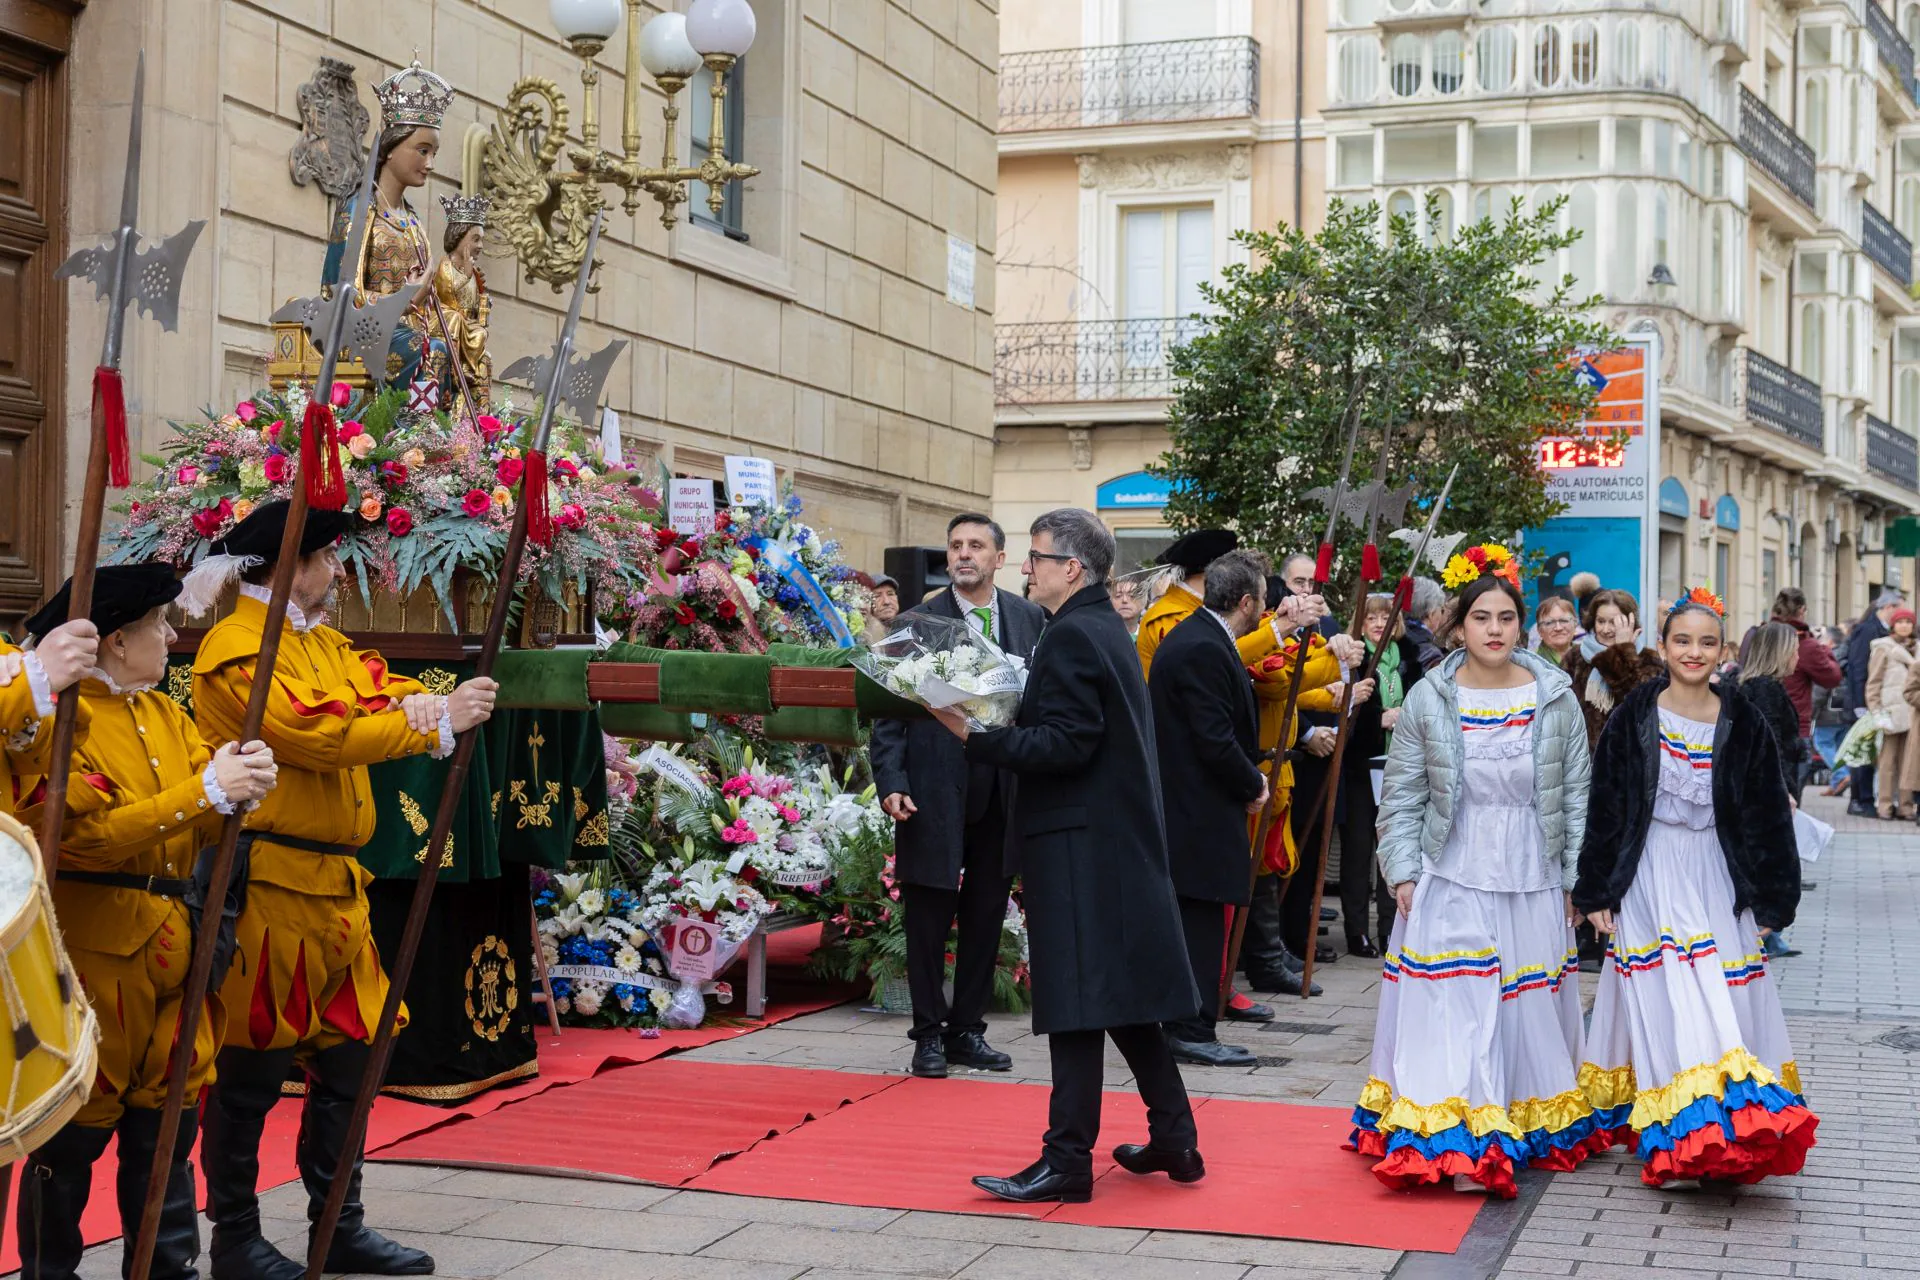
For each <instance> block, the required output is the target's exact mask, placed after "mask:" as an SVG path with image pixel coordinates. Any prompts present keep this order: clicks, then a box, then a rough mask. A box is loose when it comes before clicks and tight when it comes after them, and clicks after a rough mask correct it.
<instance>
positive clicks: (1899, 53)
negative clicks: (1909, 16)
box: [1860, 0, 1913, 94]
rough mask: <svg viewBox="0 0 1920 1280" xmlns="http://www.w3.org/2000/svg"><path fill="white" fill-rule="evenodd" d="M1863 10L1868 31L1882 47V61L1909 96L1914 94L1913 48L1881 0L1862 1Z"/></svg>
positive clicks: (1875, 42)
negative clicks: (1882, 5)
mask: <svg viewBox="0 0 1920 1280" xmlns="http://www.w3.org/2000/svg"><path fill="white" fill-rule="evenodd" d="M1860 7H1861V8H1863V9H1865V10H1866V11H1867V30H1868V31H1871V32H1872V33H1873V42H1874V44H1876V45H1878V46H1879V47H1880V61H1881V63H1882V64H1883V65H1884V66H1885V67H1886V68H1887V70H1889V71H1891V72H1892V73H1893V78H1894V79H1895V80H1897V81H1898V82H1899V83H1900V84H1901V85H1902V86H1904V87H1905V88H1906V90H1907V92H1908V93H1909V94H1911V93H1912V92H1913V46H1912V45H1910V44H1908V43H1907V38H1906V37H1905V36H1903V35H1901V34H1900V30H1899V28H1898V27H1895V26H1894V25H1893V19H1892V18H1890V17H1888V16H1887V11H1886V10H1885V9H1882V8H1881V7H1880V4H1879V0H1861V6H1860Z"/></svg>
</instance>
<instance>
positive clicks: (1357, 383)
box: [1216, 373, 1366, 1012]
mask: <svg viewBox="0 0 1920 1280" xmlns="http://www.w3.org/2000/svg"><path fill="white" fill-rule="evenodd" d="M1365 384H1366V375H1365V374H1364V373H1362V374H1361V375H1359V376H1358V377H1357V378H1356V379H1355V380H1354V384H1353V394H1352V395H1350V396H1349V397H1348V400H1347V445H1346V451H1345V453H1344V454H1343V455H1342V457H1341V459H1340V477H1339V479H1338V480H1336V481H1335V482H1334V486H1333V496H1332V497H1331V498H1330V499H1329V500H1328V503H1327V530H1326V534H1325V536H1323V537H1322V538H1321V539H1320V545H1319V547H1318V548H1317V552H1316V554H1315V556H1314V558H1313V586H1314V591H1315V592H1316V593H1318V592H1320V591H1322V590H1324V589H1325V587H1326V585H1327V579H1328V578H1329V577H1331V576H1332V574H1333V535H1334V531H1335V529H1337V528H1338V527H1339V522H1340V503H1341V501H1342V500H1343V499H1344V498H1345V497H1346V493H1347V479H1348V477H1349V476H1350V475H1351V474H1352V472H1353V446H1354V443H1355V442H1356V441H1357V440H1358V439H1359V438H1360V392H1361V390H1362V388H1363V387H1364V386H1365ZM1282 567H1283V568H1284V567H1285V566H1282ZM1294 634H1295V635H1297V636H1298V637H1299V642H1298V649H1297V652H1296V655H1295V657H1294V662H1293V670H1292V671H1291V672H1289V673H1288V676H1287V698H1286V701H1285V702H1284V703H1283V704H1282V705H1281V709H1280V739H1279V741H1278V742H1276V743H1274V747H1273V764H1272V766H1271V768H1269V769H1268V771H1267V802H1266V804H1264V805H1262V806H1261V808H1260V821H1258V822H1257V823H1255V824H1254V828H1253V848H1252V849H1251V850H1250V851H1249V852H1248V855H1247V898H1248V900H1249V901H1251V900H1252V898H1253V892H1254V890H1255V889H1256V888H1257V887H1258V886H1259V883H1260V867H1261V864H1262V862H1263V860H1264V859H1265V856H1266V850H1267V836H1268V834H1269V833H1271V832H1272V830H1273V824H1274V822H1275V821H1276V819H1277V818H1278V815H1279V813H1280V770H1281V769H1282V768H1283V767H1284V766H1285V765H1286V761H1287V748H1288V746H1289V745H1290V743H1289V741H1288V739H1290V738H1291V737H1292V736H1293V717H1294V713H1295V712H1296V711H1297V710H1298V709H1299V706H1300V685H1301V681H1302V680H1303V679H1304V678H1305V674H1306V670H1307V656H1308V650H1309V648H1310V647H1311V646H1312V644H1313V629H1312V627H1311V626H1303V627H1301V628H1300V630H1299V631H1297V632H1295V633H1294ZM1283 838H1284V837H1283ZM1251 914H1252V908H1251V907H1250V906H1249V907H1243V906H1239V905H1237V904H1236V905H1235V906H1234V908H1233V927H1232V928H1231V929H1229V930H1228V931H1227V960H1226V964H1225V966H1224V967H1223V968H1222V969H1221V972H1220V993H1219V995H1220V1002H1219V1004H1218V1005H1217V1006H1216V1007H1217V1008H1218V1009H1220V1010H1221V1011H1222V1012H1224V1011H1225V1009H1226V1007H1227V1002H1228V1001H1229V1000H1231V999H1232V998H1233V975H1234V972H1235V971H1236V970H1237V969H1239V967H1240V951H1241V949H1242V948H1243V947H1244V946H1245V945H1246V941H1247V917H1248V916H1249V915H1251Z"/></svg>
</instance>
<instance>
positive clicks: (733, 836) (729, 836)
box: [720, 818, 758, 844]
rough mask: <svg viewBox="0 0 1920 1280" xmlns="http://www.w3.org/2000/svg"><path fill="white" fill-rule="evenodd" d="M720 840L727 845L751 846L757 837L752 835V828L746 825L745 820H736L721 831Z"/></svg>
mask: <svg viewBox="0 0 1920 1280" xmlns="http://www.w3.org/2000/svg"><path fill="white" fill-rule="evenodd" d="M720 838H721V839H722V840H725V841H726V842H727V843H728V844H752V843H753V842H754V840H755V839H757V838H758V837H756V836H755V835H754V834H753V828H752V827H750V826H748V825H747V823H746V819H744V818H736V819H734V820H733V822H732V824H731V825H729V826H728V827H727V828H726V829H725V830H723V831H721V833H720Z"/></svg>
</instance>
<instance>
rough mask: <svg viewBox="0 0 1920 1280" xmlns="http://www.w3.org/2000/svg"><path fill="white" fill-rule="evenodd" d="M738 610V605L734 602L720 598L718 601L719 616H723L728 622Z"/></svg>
mask: <svg viewBox="0 0 1920 1280" xmlns="http://www.w3.org/2000/svg"><path fill="white" fill-rule="evenodd" d="M739 612H740V606H739V605H737V604H735V603H734V602H733V601H731V600H722V601H721V602H720V616H721V617H723V618H725V619H726V620H727V621H728V622H732V621H733V619H734V615H736V614H738V613H739Z"/></svg>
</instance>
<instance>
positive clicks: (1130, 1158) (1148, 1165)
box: [1113, 1142, 1207, 1182]
mask: <svg viewBox="0 0 1920 1280" xmlns="http://www.w3.org/2000/svg"><path fill="white" fill-rule="evenodd" d="M1113 1162H1114V1163H1115V1164H1117V1165H1119V1166H1120V1167H1121V1168H1122V1169H1125V1170H1126V1171H1127V1172H1128V1173H1141V1174H1146V1173H1164V1174H1166V1175H1167V1176H1168V1177H1169V1178H1172V1179H1173V1180H1174V1181H1175V1182H1198V1181H1200V1179H1202V1178H1204V1177H1206V1176H1207V1162H1206V1161H1204V1160H1202V1159H1201V1158H1200V1148H1198V1147H1188V1148H1187V1149H1186V1150H1185V1151H1168V1150H1166V1149H1165V1148H1162V1147H1156V1146H1154V1145H1152V1144H1151V1143H1148V1144H1147V1145H1145V1146H1142V1145H1141V1144H1140V1143H1137V1142H1126V1143H1122V1144H1121V1145H1119V1146H1117V1147H1115V1148H1114V1149H1113Z"/></svg>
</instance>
